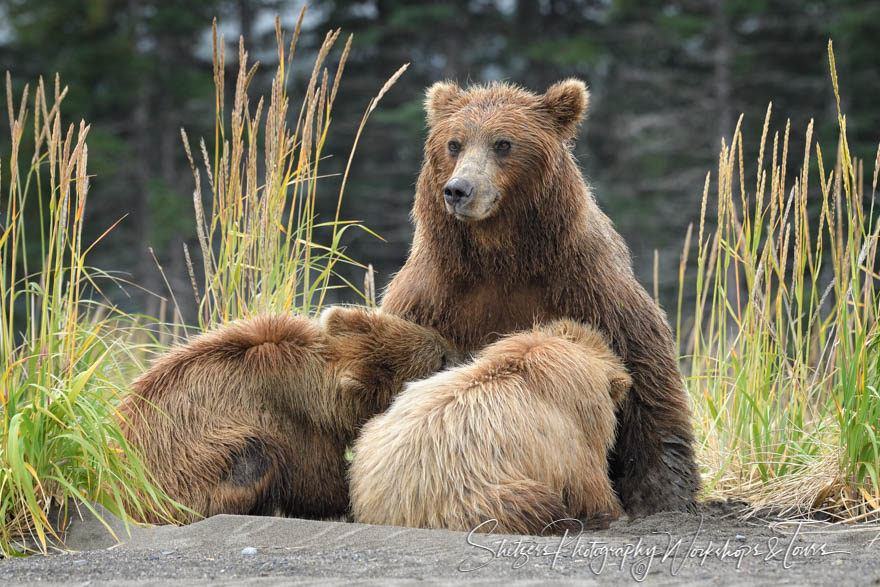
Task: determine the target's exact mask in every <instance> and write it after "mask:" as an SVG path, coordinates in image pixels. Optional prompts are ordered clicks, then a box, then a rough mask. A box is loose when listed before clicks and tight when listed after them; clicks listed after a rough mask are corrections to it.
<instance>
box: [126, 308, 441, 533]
mask: <svg viewBox="0 0 880 587" xmlns="http://www.w3.org/2000/svg"><path fill="white" fill-rule="evenodd" d="M450 352H454V351H452V349H451V348H450V347H449V345H448V343H447V342H446V341H444V340H443V339H442V337H441V336H440V335H439V334H437V332H436V331H434V330H432V329H429V328H425V327H422V326H418V325H416V324H413V323H411V322H408V321H406V320H403V319H401V318H398V317H397V316H392V315H389V314H387V313H384V312H381V311H369V310H366V309H362V308H339V307H337V308H330V309H328V310H325V312H324V313H323V314H322V316H321V319H320V321H317V320H309V319H307V318H304V317H296V316H289V315H270V316H262V317H257V318H254V319H250V320H240V321H238V322H233V323H231V324H228V325H226V326H222V327H220V328H217V329H216V330H213V331H211V332H208V333H206V334H203V335H200V336H198V337H196V338H195V339H193V340H192V341H190V342H189V343H188V344H185V345H182V346H179V347H177V348H175V349H172V350H171V351H170V352H169V353H167V354H166V355H164V356H162V357H160V358H159V359H157V360H156V361H155V362H154V363H153V365H152V366H151V367H150V369H149V370H147V372H146V373H144V374H143V375H142V376H140V377H139V378H138V379H137V380H135V381H134V383H133V384H132V386H131V387H132V389H131V391H132V394H131V395H129V396H127V397H126V399H125V400H123V402H122V404H121V405H120V416H121V423H122V428H123V432H124V434H125V436H126V438H127V439H128V440H129V441H130V442H131V443H132V444H133V445H134V446H135V447H137V448H138V449H139V450H140V452H141V453H142V455H143V457H144V459H145V462H146V465H147V468H148V469H149V470H150V472H152V473H153V475H154V476H155V477H156V480H157V481H158V483H159V485H160V486H161V487H162V488H163V489H164V490H165V491H166V493H167V494H168V495H169V496H170V497H171V498H172V499H175V500H177V501H178V502H180V503H182V504H183V505H185V506H187V507H189V508H191V509H192V510H194V511H195V512H197V513H198V514H200V515H202V516H212V515H215V514H221V513H225V514H256V515H272V514H275V513H277V512H280V513H282V514H284V515H289V516H303V517H327V516H335V515H340V514H343V513H345V512H346V511H347V509H348V504H349V497H348V483H347V477H346V475H347V469H348V467H347V462H346V460H345V456H344V453H345V447H346V446H347V445H349V444H351V443H352V442H353V441H354V437H355V434H356V432H357V431H358V430H359V428H360V426H361V425H363V424H364V423H365V422H366V421H367V420H368V419H369V418H370V417H372V416H374V415H375V414H377V413H379V412H381V411H382V410H384V409H386V408H387V407H388V405H389V404H390V403H391V398H392V396H393V395H394V394H395V393H397V392H399V391H400V390H401V389H402V388H403V384H404V383H405V382H407V381H411V380H413V379H417V378H420V377H424V376H426V375H430V374H431V373H433V372H435V371H437V370H439V369H441V368H442V367H443V366H445V362H446V357H447V354H448V353H450ZM146 521H157V520H155V519H150V520H146Z"/></svg>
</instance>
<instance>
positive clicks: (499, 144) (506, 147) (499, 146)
mask: <svg viewBox="0 0 880 587" xmlns="http://www.w3.org/2000/svg"><path fill="white" fill-rule="evenodd" d="M492 148H493V149H495V152H496V153H498V154H499V155H507V154H508V153H509V152H510V141H504V140H502V141H495V145H494V146H493V147H492Z"/></svg>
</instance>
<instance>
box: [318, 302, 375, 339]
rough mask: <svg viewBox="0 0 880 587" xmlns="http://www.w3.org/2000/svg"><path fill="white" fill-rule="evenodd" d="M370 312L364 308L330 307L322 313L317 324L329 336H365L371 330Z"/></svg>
mask: <svg viewBox="0 0 880 587" xmlns="http://www.w3.org/2000/svg"><path fill="white" fill-rule="evenodd" d="M371 318H372V316H371V312H370V311H369V310H367V309H365V308H345V307H342V306H331V307H330V308H327V309H326V310H324V311H323V312H321V317H320V318H319V319H318V322H319V323H320V324H321V327H322V328H323V329H324V331H325V332H326V333H327V334H329V335H331V336H334V335H339V334H345V333H361V334H367V333H369V332H370V331H371V330H372V329H373V323H372V319H371Z"/></svg>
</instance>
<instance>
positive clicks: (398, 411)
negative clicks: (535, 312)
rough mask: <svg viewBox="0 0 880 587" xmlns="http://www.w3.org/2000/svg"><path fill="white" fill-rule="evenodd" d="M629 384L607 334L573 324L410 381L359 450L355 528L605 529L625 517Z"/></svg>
mask: <svg viewBox="0 0 880 587" xmlns="http://www.w3.org/2000/svg"><path fill="white" fill-rule="evenodd" d="M631 383H632V381H631V379H630V377H629V375H628V374H627V372H626V369H625V368H624V366H623V363H622V362H621V360H620V358H619V357H617V355H615V354H614V353H613V352H612V351H611V350H610V348H609V347H608V344H607V343H606V342H605V340H604V338H603V337H602V335H601V334H599V333H598V332H596V331H594V330H592V329H590V328H588V327H586V326H583V325H582V324H579V323H576V322H572V321H567V320H565V321H557V322H553V323H550V324H546V325H543V326H540V327H537V328H536V329H534V330H533V331H532V332H527V333H521V334H514V335H510V336H507V337H505V338H503V339H501V340H500V341H498V342H496V343H494V344H492V345H490V346H488V347H486V348H485V349H483V351H482V352H481V353H480V354H479V355H478V357H477V358H476V359H475V360H474V361H473V362H472V363H471V364H468V365H465V366H462V367H458V368H456V369H453V370H449V371H445V372H443V373H439V374H437V375H435V376H433V377H431V378H429V379H425V380H422V381H419V382H416V383H411V384H409V385H408V386H407V387H406V389H405V390H404V392H403V393H402V394H401V395H400V396H398V397H397V398H396V399H395V400H394V402H393V403H392V405H391V408H389V410H388V411H387V412H385V413H384V414H381V415H379V416H377V417H375V418H373V419H372V420H370V421H369V422H368V423H367V425H366V426H364V428H363V431H362V433H361V435H360V437H359V438H358V440H357V442H356V443H355V447H354V453H355V454H354V461H353V462H352V466H351V499H352V513H353V515H354V517H355V520H356V521H359V522H365V523H371V524H384V525H395V526H409V527H416V528H447V529H451V530H464V531H469V530H472V529H475V528H477V529H478V530H479V531H492V532H499V533H507V534H541V533H548V532H550V531H559V530H563V529H565V528H568V527H571V523H568V524H566V523H565V522H560V521H563V520H569V521H571V520H574V519H586V520H588V521H591V522H592V521H595V520H604V521H605V522H606V523H608V522H610V521H611V520H613V519H616V518H617V517H618V516H619V515H620V511H621V510H620V505H619V503H618V500H617V497H616V496H615V494H614V491H613V490H612V488H611V483H610V480H609V478H608V470H607V462H608V461H607V459H608V451H609V450H610V449H611V447H612V445H613V443H614V432H615V430H614V427H615V418H614V412H615V409H616V407H617V406H618V405H620V403H621V402H622V401H623V400H624V398H625V397H626V396H627V394H628V391H629V388H630V385H631ZM492 520H494V521H495V522H492ZM554 522H557V523H556V524H553V523H554ZM577 523H578V524H579V523H580V522H577ZM548 526H549V527H548Z"/></svg>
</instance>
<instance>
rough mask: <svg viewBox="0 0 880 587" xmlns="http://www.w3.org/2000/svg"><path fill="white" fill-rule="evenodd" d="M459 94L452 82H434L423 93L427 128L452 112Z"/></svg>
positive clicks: (457, 88)
mask: <svg viewBox="0 0 880 587" xmlns="http://www.w3.org/2000/svg"><path fill="white" fill-rule="evenodd" d="M460 94H461V88H459V87H458V84H457V83H455V82H452V81H445V82H436V83H435V84H434V85H433V86H431V87H430V88H428V91H427V92H425V114H427V118H428V126H434V124H435V123H436V122H437V121H438V120H440V119H441V118H443V117H444V116H446V115H448V114H449V113H450V112H452V106H453V103H454V102H455V99H456V98H457V97H458V96H459V95H460Z"/></svg>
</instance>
